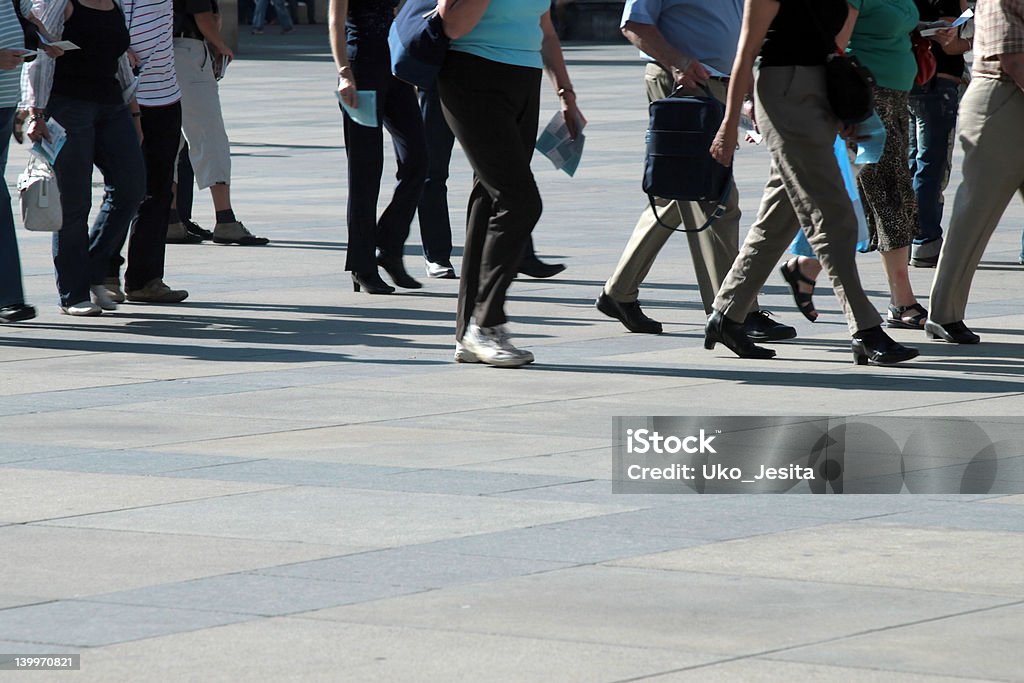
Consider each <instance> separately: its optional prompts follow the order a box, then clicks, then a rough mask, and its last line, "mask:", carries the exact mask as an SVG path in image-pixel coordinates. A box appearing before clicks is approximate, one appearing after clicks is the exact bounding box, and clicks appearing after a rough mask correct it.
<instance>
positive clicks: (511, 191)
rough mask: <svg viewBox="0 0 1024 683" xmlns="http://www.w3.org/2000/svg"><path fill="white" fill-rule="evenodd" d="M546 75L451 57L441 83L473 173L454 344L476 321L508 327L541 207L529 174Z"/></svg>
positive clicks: (457, 54)
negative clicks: (509, 305)
mask: <svg viewBox="0 0 1024 683" xmlns="http://www.w3.org/2000/svg"><path fill="white" fill-rule="evenodd" d="M541 73H542V72H541V70H540V69H531V68H527V67H520V66H511V65H508V64H501V63H499V62H493V61H491V60H488V59H483V58H481V57H477V56H475V55H470V54H466V53H462V52H456V51H451V52H449V53H448V58H447V60H446V61H445V64H444V68H443V69H442V70H441V75H440V77H439V78H438V88H439V90H440V93H441V103H442V105H443V108H444V115H445V118H446V119H447V120H448V125H450V126H451V129H452V131H453V132H454V133H455V137H457V138H458V140H459V143H460V144H461V145H462V149H463V150H464V151H465V153H466V157H467V158H468V159H469V163H470V165H471V166H472V167H473V172H474V178H473V191H472V192H471V193H470V197H469V212H468V216H467V219H466V246H465V251H464V254H463V258H462V280H461V283H460V286H459V310H458V321H457V323H456V329H455V338H456V339H462V336H463V334H464V333H465V331H466V327H467V326H468V325H469V321H470V319H471V318H472V319H475V322H476V324H477V325H480V326H481V327H494V326H495V325H502V324H504V323H505V322H506V321H507V318H506V317H505V297H506V294H507V292H508V288H509V285H511V284H512V280H513V279H514V278H515V276H516V270H517V268H518V266H519V260H520V258H521V257H522V255H523V251H524V249H525V248H526V245H527V243H528V242H529V241H530V233H531V232H532V231H533V228H534V226H535V225H536V224H537V221H538V220H540V214H541V209H542V206H541V199H540V192H538V190H537V183H536V182H535V181H534V179H533V172H532V171H531V170H530V158H531V157H532V156H533V147H534V144H535V143H536V140H537V118H538V116H539V114H540V81H541Z"/></svg>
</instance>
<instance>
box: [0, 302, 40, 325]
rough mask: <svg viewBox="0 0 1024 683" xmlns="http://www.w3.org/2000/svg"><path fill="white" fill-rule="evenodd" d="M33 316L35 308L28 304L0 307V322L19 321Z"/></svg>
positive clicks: (34, 315)
mask: <svg viewBox="0 0 1024 683" xmlns="http://www.w3.org/2000/svg"><path fill="white" fill-rule="evenodd" d="M34 317H36V308H35V306H29V305H28V304H11V305H10V306H4V307H3V308H0V322H5V323H20V322H22V321H25V320H31V319H32V318H34Z"/></svg>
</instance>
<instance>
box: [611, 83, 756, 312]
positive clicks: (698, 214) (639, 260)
mask: <svg viewBox="0 0 1024 683" xmlns="http://www.w3.org/2000/svg"><path fill="white" fill-rule="evenodd" d="M644 82H645V84H646V86H647V99H648V101H651V102H653V101H654V100H660V99H663V98H665V97H668V96H669V94H671V92H672V90H673V88H675V82H674V81H673V80H672V77H671V76H670V75H669V73H668V72H667V71H665V70H664V69H662V68H661V67H660V66H658V65H657V64H648V65H647V71H646V74H645V77H644ZM708 87H709V88H710V89H711V92H712V94H713V95H714V96H715V97H717V98H718V99H720V100H722V101H723V102H724V101H725V98H726V91H727V87H726V85H725V84H724V83H722V82H720V81H714V80H712V81H708ZM686 94H687V95H703V94H704V91H703V90H699V89H698V90H691V91H686ZM656 204H657V205H658V216H660V217H661V221H662V223H664V224H665V225H669V226H671V227H673V228H675V227H678V226H679V225H680V224H683V225H685V226H686V228H687V229H689V230H695V229H697V228H699V227H700V226H702V225H704V221H706V220H707V216H708V215H709V214H710V213H711V212H712V211H714V209H715V206H716V203H715V202H701V203H698V202H677V201H670V200H665V199H658V200H656ZM739 226H740V209H739V195H738V194H737V192H736V184H735V183H733V187H732V192H730V193H729V200H728V204H727V207H726V211H725V213H724V214H723V215H722V217H721V218H719V219H718V220H717V221H715V222H714V223H713V224H712V225H711V227H710V228H708V229H706V230H704V231H703V232H699V233H692V232H691V233H686V238H687V240H688V241H689V243H690V252H691V254H692V255H693V269H694V272H695V273H696V275H697V284H698V286H699V287H700V298H701V300H702V301H703V302H704V311H705V312H706V313H710V312H711V303H712V302H713V301H714V299H715V293H716V292H717V291H718V289H719V287H721V285H722V282H723V281H724V280H725V274H726V273H728V272H729V268H730V267H731V266H732V262H733V260H734V259H735V258H736V251H737V249H738V243H739ZM673 234H674V233H673V231H672V230H668V229H667V228H663V227H662V226H660V225H658V222H657V220H656V219H655V217H654V212H653V211H652V210H651V208H650V207H648V208H647V209H646V210H645V211H644V212H643V213H642V214H641V215H640V220H638V221H637V224H636V227H635V228H634V229H633V235H632V236H631V237H630V238H629V242H628V243H627V244H626V249H625V251H623V252H622V256H621V257H620V258H619V264H618V266H616V267H615V272H614V273H612V276H611V277H610V278H608V282H607V283H606V284H605V287H604V291H605V292H607V294H608V296H610V297H611V298H613V299H615V300H616V301H623V302H631V301H636V299H637V296H638V295H639V293H640V283H641V282H643V281H644V278H646V277H647V273H648V272H650V270H651V266H653V265H654V259H656V258H657V256H658V252H660V251H661V248H662V247H663V246H665V242H667V241H668V238H669V237H671V236H672V235H673ZM752 310H757V306H756V303H755V304H754V308H753V309H752Z"/></svg>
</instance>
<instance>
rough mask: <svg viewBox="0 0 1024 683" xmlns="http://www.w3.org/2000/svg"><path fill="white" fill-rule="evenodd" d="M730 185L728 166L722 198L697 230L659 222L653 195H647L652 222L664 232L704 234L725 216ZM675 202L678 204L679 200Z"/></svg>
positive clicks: (730, 190) (659, 217) (659, 218)
mask: <svg viewBox="0 0 1024 683" xmlns="http://www.w3.org/2000/svg"><path fill="white" fill-rule="evenodd" d="M732 185H733V183H732V167H731V166H730V167H729V180H728V181H727V182H726V183H725V188H724V189H723V190H722V196H721V197H719V198H718V201H717V202H716V203H715V210H714V211H712V212H711V215H709V216H708V217H707V220H706V221H704V225H702V226H700V227H699V228H696V229H695V230H690V229H689V228H673V227H672V226H671V225H667V224H665V223H663V222H662V220H661V216H659V215H658V206H657V204H655V203H654V195H650V194H649V195H647V200H648V201H649V202H650V203H651V211H653V212H654V220H655V221H656V222H657V223H658V225H660V226H661V227H663V228H665V229H666V230H671V231H672V232H704V231H705V230H707V229H708V228H710V227H711V225H712V223H714V222H715V221H717V220H718V219H719V218H721V217H722V216H723V215H724V214H725V210H726V209H728V208H729V206H728V203H727V202H728V201H729V195H730V194H731V193H732ZM675 201H677V202H678V201H679V200H675ZM677 208H678V206H677Z"/></svg>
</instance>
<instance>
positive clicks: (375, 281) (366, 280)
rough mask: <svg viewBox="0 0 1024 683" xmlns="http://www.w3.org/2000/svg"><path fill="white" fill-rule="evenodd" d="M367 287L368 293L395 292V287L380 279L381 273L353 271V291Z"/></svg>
mask: <svg viewBox="0 0 1024 683" xmlns="http://www.w3.org/2000/svg"><path fill="white" fill-rule="evenodd" d="M360 289H365V290H366V293H367V294H393V293H394V291H395V288H394V287H392V286H391V285H389V284H388V283H386V282H384V280H382V279H380V273H378V272H377V271H373V272H370V273H352V291H354V292H358V291H359V290H360Z"/></svg>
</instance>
